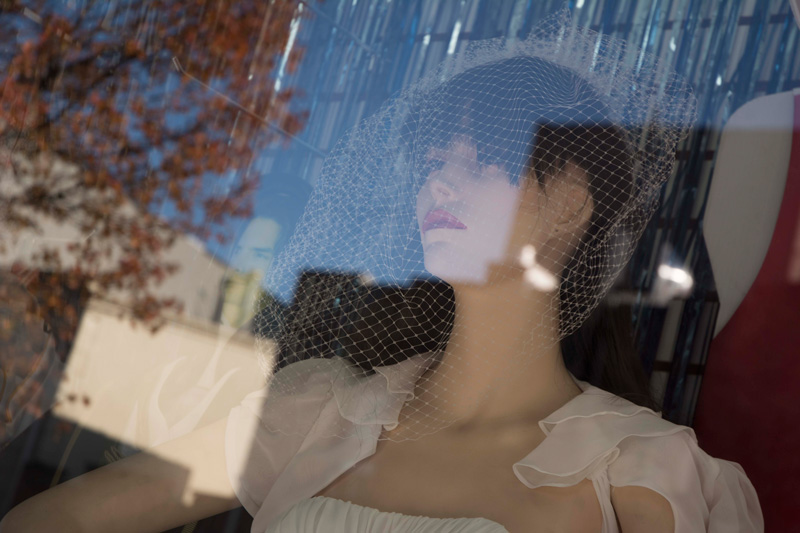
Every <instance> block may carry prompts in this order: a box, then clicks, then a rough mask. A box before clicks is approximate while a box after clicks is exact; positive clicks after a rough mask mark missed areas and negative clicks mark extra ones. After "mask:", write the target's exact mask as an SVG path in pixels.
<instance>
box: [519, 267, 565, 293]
mask: <svg viewBox="0 0 800 533" xmlns="http://www.w3.org/2000/svg"><path fill="white" fill-rule="evenodd" d="M525 281H527V282H528V283H530V284H531V286H533V288H534V289H538V290H540V291H543V292H551V291H554V290H556V289H557V288H558V280H557V279H556V277H555V276H554V275H552V274H551V273H550V272H548V271H547V270H545V269H544V268H542V267H540V266H535V267H533V268H529V269H527V270H526V271H525Z"/></svg>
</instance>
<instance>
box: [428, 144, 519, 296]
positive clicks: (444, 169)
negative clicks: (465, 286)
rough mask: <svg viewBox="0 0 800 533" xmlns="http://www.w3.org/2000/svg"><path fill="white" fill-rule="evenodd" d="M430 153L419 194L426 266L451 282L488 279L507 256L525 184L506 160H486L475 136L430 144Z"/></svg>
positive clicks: (470, 281) (477, 282)
mask: <svg viewBox="0 0 800 533" xmlns="http://www.w3.org/2000/svg"><path fill="white" fill-rule="evenodd" d="M426 159H427V162H428V165H429V169H430V170H429V173H428V177H427V181H426V182H425V184H424V186H423V187H422V189H421V190H420V192H419V194H418V195H417V223H418V225H419V229H420V235H421V238H422V246H423V250H424V253H425V268H426V269H427V270H428V271H429V272H430V273H432V274H434V275H436V276H439V277H441V278H442V279H445V280H447V281H450V282H463V283H475V284H482V283H485V282H486V280H487V275H488V270H489V267H490V266H491V265H493V264H498V263H502V262H504V261H505V260H506V258H507V255H508V253H507V252H508V250H507V249H508V243H509V240H510V238H511V234H512V233H513V226H514V221H515V218H516V215H517V212H518V207H519V203H520V188H519V187H517V186H515V185H513V184H512V183H511V181H510V180H509V176H508V174H507V173H506V172H505V170H504V169H503V168H502V167H501V166H499V165H495V164H492V165H481V164H480V163H479V162H478V160H477V150H476V147H475V144H474V143H473V142H472V140H471V139H469V138H465V137H456V138H454V139H453V141H452V142H451V143H450V145H449V146H448V147H447V148H446V149H436V148H434V149H430V150H429V151H428V153H427V154H426ZM525 218H526V219H529V218H530V217H529V216H527V217H525ZM527 222H530V220H527Z"/></svg>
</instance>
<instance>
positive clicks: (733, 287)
mask: <svg viewBox="0 0 800 533" xmlns="http://www.w3.org/2000/svg"><path fill="white" fill-rule="evenodd" d="M793 110H794V92H793V91H787V92H783V93H778V94H771V95H768V96H763V97H760V98H756V99H755V100H752V101H750V102H748V103H746V104H745V105H743V106H742V107H740V108H739V109H738V110H737V111H736V112H735V113H734V114H733V115H731V117H730V119H729V120H728V123H727V124H726V126H725V129H724V130H723V132H722V138H721V140H720V143H719V150H718V153H717V161H716V166H715V168H714V175H713V178H712V180H711V189H710V191H709V195H708V206H707V207H706V214H705V217H704V220H703V234H704V236H705V240H706V247H707V248H708V255H709V259H710V261H711V268H712V270H713V272H714V281H715V283H716V285H717V292H718V293H719V302H720V310H719V316H718V317H717V324H716V327H715V328H714V335H715V336H716V335H717V334H718V333H719V332H720V331H721V330H722V328H723V327H724V326H725V324H727V323H728V320H730V318H731V316H732V315H733V313H734V312H735V311H736V308H737V307H738V306H739V304H740V303H741V302H742V299H743V298H744V296H745V294H747V291H748V290H750V286H751V285H752V284H753V281H755V279H756V276H757V275H758V271H759V269H760V268H761V265H762V263H763V262H764V258H765V257H766V255H767V249H768V248H769V244H770V239H771V237H772V233H773V231H774V230H775V223H776V221H777V220H778V212H779V211H780V207H781V201H782V200H783V191H784V187H785V185H786V174H787V172H788V170H789V156H790V154H791V147H792V117H793ZM754 155H755V156H756V157H754ZM743 250H748V253H742V251H743ZM732 264H735V265H737V268H735V269H733V268H729V266H730V265H732Z"/></svg>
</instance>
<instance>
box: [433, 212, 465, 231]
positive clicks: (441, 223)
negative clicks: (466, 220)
mask: <svg viewBox="0 0 800 533" xmlns="http://www.w3.org/2000/svg"><path fill="white" fill-rule="evenodd" d="M432 229H467V227H466V226H465V225H464V224H463V223H462V222H461V221H460V220H458V219H457V218H456V217H455V216H453V215H452V214H450V213H449V212H447V211H445V210H444V209H434V210H433V211H431V212H430V213H428V214H427V215H426V216H425V220H424V221H423V222H422V232H423V233H425V232H427V231H429V230H432Z"/></svg>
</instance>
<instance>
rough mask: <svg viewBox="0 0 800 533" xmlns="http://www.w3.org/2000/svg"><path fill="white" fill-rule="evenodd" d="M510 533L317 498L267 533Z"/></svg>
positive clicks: (487, 523)
mask: <svg viewBox="0 0 800 533" xmlns="http://www.w3.org/2000/svg"><path fill="white" fill-rule="evenodd" d="M321 531H325V532H327V533H375V532H378V531H379V532H381V533H392V532H403V533H508V530H507V529H506V528H504V527H503V526H501V525H500V524H498V523H497V522H492V521H491V520H487V519H485V518H429V517H427V516H409V515H404V514H400V513H388V512H384V511H378V510H376V509H370V508H369V507H362V506H360V505H355V504H353V503H350V502H345V501H342V500H337V499H334V498H327V497H324V496H317V497H314V498H309V499H306V500H302V501H300V502H298V503H297V504H295V505H293V506H292V507H290V508H289V510H288V511H287V512H285V513H284V514H283V515H281V516H279V517H278V518H276V519H275V520H274V521H273V522H272V523H271V524H270V525H269V527H268V528H267V531H266V533H318V532H321Z"/></svg>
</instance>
